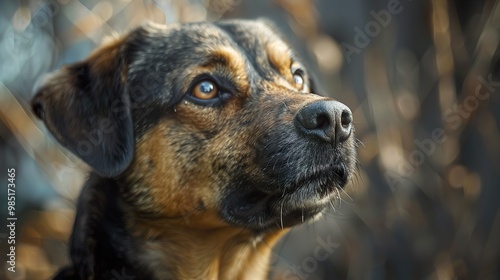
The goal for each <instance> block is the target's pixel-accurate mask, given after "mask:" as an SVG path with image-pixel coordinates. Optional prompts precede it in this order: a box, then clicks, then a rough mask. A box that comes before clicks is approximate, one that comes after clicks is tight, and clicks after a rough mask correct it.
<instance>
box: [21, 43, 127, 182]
mask: <svg viewBox="0 0 500 280" xmlns="http://www.w3.org/2000/svg"><path fill="white" fill-rule="evenodd" d="M123 41H124V40H123V39H122V40H116V41H114V42H112V43H111V44H108V45H105V46H103V47H101V48H99V49H98V50H97V51H96V52H94V53H93V54H91V55H90V56H89V58H88V59H86V60H85V61H82V62H79V63H76V64H73V65H70V66H67V67H64V68H62V69H61V70H59V71H58V72H56V73H54V74H51V75H49V76H48V77H47V78H46V79H45V81H44V82H43V83H42V86H41V87H40V89H39V90H38V91H37V93H36V95H35V97H34V98H33V100H32V102H31V106H32V109H33V111H34V113H35V114H36V115H37V116H38V117H39V118H40V119H42V120H43V121H44V122H45V124H46V126H47V127H48V129H49V130H50V131H51V132H52V134H53V135H54V136H55V138H56V139H57V140H58V141H59V142H60V143H61V144H62V145H63V146H65V147H66V148H68V149H69V150H70V151H72V152H73V153H74V154H76V155H77V156H78V157H80V158H81V159H82V160H83V161H85V162H86V163H87V164H88V165H90V167H92V168H93V169H94V171H96V172H97V173H98V174H99V175H101V176H104V177H114V176H117V175H119V174H120V173H122V172H123V171H124V170H125V169H126V168H127V167H128V166H129V164H130V162H131V161H132V158H133V154H134V132H133V124H132V116H131V109H130V99H129V95H128V93H127V89H126V72H127V65H126V64H125V62H124V55H123V49H124V47H123Z"/></svg>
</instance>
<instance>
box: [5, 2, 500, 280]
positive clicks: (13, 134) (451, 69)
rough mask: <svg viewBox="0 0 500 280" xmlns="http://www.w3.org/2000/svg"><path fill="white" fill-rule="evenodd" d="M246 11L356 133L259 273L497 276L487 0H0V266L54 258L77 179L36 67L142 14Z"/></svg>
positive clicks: (499, 139)
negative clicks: (39, 94) (296, 60)
mask: <svg viewBox="0 0 500 280" xmlns="http://www.w3.org/2000/svg"><path fill="white" fill-rule="evenodd" d="M257 17H265V18H269V19H270V20H272V21H273V22H275V24H276V25H277V26H278V27H279V29H281V31H282V32H283V33H284V34H285V35H286V37H288V38H289V41H290V43H291V44H292V45H293V46H294V47H295V48H296V49H297V50H298V51H299V53H300V55H301V56H302V57H303V58H304V60H305V61H306V62H307V64H308V66H309V68H310V69H311V70H312V71H313V72H315V73H316V74H317V79H318V80H319V82H320V85H321V93H322V94H324V95H328V96H331V97H334V98H337V99H339V100H340V101H342V102H343V103H345V104H347V105H348V106H349V107H350V108H351V109H352V111H353V113H354V120H355V126H356V134H357V137H358V138H359V140H360V141H361V142H362V143H363V144H362V145H360V147H359V172H358V174H357V176H356V178H354V180H353V183H352V185H351V186H349V188H348V189H347V190H346V192H345V193H342V194H341V198H342V199H339V200H337V201H336V202H335V203H333V204H332V207H331V209H330V210H329V212H328V213H327V214H326V215H325V216H324V217H323V218H322V219H320V220H319V221H317V222H316V223H309V224H306V225H303V226H300V227H297V228H294V229H293V230H292V232H291V233H290V234H289V235H287V236H286V237H285V238H284V239H283V240H282V241H281V242H280V243H279V244H278V246H276V248H275V249H274V260H273V269H272V272H271V275H270V279H290V280H291V279H439V280H441V279H500V211H499V210H500V208H499V206H500V132H499V126H500V124H499V123H500V97H499V94H500V72H499V71H500V64H499V61H498V58H499V54H500V53H499V43H500V7H499V5H498V3H497V2H496V1H488V0H479V1H466V0H457V1H452V0H432V1H431V0H427V1H425V0H422V1H418V0H413V1H412V0H399V1H398V0H350V1H342V0H273V1H266V0H252V1H245V0H188V1H182V0H110V1H97V0H82V1H72V0H46V1H29V0H23V1H1V2H0V155H1V157H0V159H1V160H0V182H1V183H0V185H1V186H2V187H1V189H2V190H1V191H0V209H1V210H0V220H1V221H2V223H1V225H0V249H1V257H0V259H1V260H2V261H1V265H2V270H1V272H0V279H47V278H49V277H50V276H51V275H52V274H53V273H54V272H55V270H56V269H57V268H58V267H60V266H61V265H63V264H65V263H67V248H66V246H67V245H66V244H67V239H68V235H69V233H70V229H71V226H72V223H73V218H74V207H75V201H76V197H77V195H78V192H79V188H80V186H81V184H82V181H83V180H84V178H85V170H86V167H85V166H84V165H83V164H82V163H81V162H79V161H78V160H77V159H76V158H75V157H74V156H72V155H71V154H69V153H68V152H67V151H65V150H63V149H62V148H61V147H60V146H59V145H58V144H56V143H55V140H54V139H53V138H52V137H51V136H49V134H48V133H47V131H46V129H45V128H44V126H43V125H42V124H41V123H40V122H39V121H36V120H35V119H34V117H33V116H32V115H31V113H30V112H29V110H28V100H29V99H30V97H31V96H32V94H33V87H34V85H35V84H36V82H37V80H38V79H39V78H40V77H41V76H42V75H43V74H44V73H47V72H49V71H51V70H54V69H57V68H58V67H60V66H61V65H62V64H66V63H71V62H76V61H78V60H81V59H83V58H85V57H86V56H87V55H88V54H89V53H90V52H91V51H92V50H93V49H94V48H95V47H96V46H98V45H99V44H100V43H101V42H102V41H103V39H104V38H105V37H107V36H110V35H113V34H116V33H118V34H119V33H123V32H126V31H127V30H130V29H131V28H133V27H135V26H137V25H139V24H141V23H143V22H145V21H146V20H148V21H153V22H157V23H167V24H168V23H172V22H179V21H180V22H189V21H203V20H210V21H212V20H219V19H225V18H257ZM12 167H13V168H15V169H16V181H15V182H16V185H17V187H16V217H17V218H18V220H17V224H16V225H17V228H16V232H17V233H16V245H17V246H16V261H17V264H16V272H15V273H11V272H9V271H7V266H8V265H6V260H7V256H6V254H7V253H8V250H7V249H8V244H7V240H8V235H9V232H8V229H7V228H6V226H5V225H4V223H5V224H7V220H6V218H7V187H6V186H7V182H8V181H7V179H8V177H7V176H8V175H7V174H8V173H7V169H8V168H12ZM315 250H316V251H318V250H322V251H321V252H322V253H326V255H324V254H321V257H319V256H318V255H317V254H314V252H315ZM117 277H118V276H117ZM118 278H120V277H118ZM118 278H117V279H118ZM120 279H121V278H120Z"/></svg>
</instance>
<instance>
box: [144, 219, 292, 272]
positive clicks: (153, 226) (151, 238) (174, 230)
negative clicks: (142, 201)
mask: <svg viewBox="0 0 500 280" xmlns="http://www.w3.org/2000/svg"><path fill="white" fill-rule="evenodd" d="M191 218H193V217H191ZM200 218H203V217H200ZM135 223H136V226H135V227H134V228H136V229H137V228H138V229H142V230H141V231H138V230H135V232H134V234H135V235H136V237H137V238H138V240H141V241H140V242H142V244H141V246H140V247H142V248H144V249H143V252H142V255H141V257H140V259H141V260H142V262H143V265H146V266H149V267H150V268H152V271H155V273H156V275H155V276H156V277H158V279H221V280H222V279H227V280H230V279H231V280H232V279H242V280H243V279H255V280H256V279H266V276H267V273H268V267H269V263H270V258H271V252H272V251H271V250H272V246H273V245H274V244H275V243H276V241H277V240H278V239H279V237H281V235H282V234H283V233H284V231H278V232H273V233H267V234H259V235H255V234H253V233H251V232H250V231H248V230H243V229H237V228H233V227H221V228H212V229H201V228H197V227H193V226H192V225H191V224H185V225H182V224H179V223H174V224H169V223H168V222H166V223H162V222H161V221H158V222H151V221H149V220H141V219H137V220H136V221H135Z"/></svg>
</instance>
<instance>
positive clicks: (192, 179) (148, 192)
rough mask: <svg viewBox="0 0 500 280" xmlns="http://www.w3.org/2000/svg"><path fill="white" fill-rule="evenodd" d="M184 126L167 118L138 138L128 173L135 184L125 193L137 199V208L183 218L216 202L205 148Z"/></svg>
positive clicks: (130, 181) (127, 177)
mask: <svg viewBox="0 0 500 280" xmlns="http://www.w3.org/2000/svg"><path fill="white" fill-rule="evenodd" d="M182 129H183V128H182V126H179V125H178V123H177V122H176V121H175V120H174V119H164V120H162V121H160V122H159V123H158V124H157V125H155V126H154V127H153V128H151V129H149V130H148V131H147V132H146V133H145V134H144V135H143V136H142V137H141V138H140V139H139V140H138V141H137V145H136V156H135V158H134V161H133V162H132V164H131V166H130V168H129V170H128V172H127V174H126V180H127V182H128V183H129V184H130V185H131V186H132V187H131V188H130V189H129V190H127V193H126V194H124V197H125V198H126V197H127V196H129V197H132V199H131V200H134V199H135V201H136V203H135V205H134V207H135V208H136V210H138V211H146V212H149V213H154V214H157V215H161V216H169V217H181V216H184V215H191V214H194V213H196V212H197V211H199V210H205V209H211V208H213V207H214V205H215V204H216V203H215V202H216V200H217V195H218V192H217V189H213V190H210V191H208V188H209V186H210V185H211V184H210V182H211V174H210V170H209V169H206V168H203V166H200V158H202V157H203V153H202V149H201V148H199V147H197V145H196V144H195V142H197V140H196V139H189V135H190V134H188V135H187V134H185V133H183V131H182ZM184 132H185V131H184ZM191 136H192V137H196V136H193V135H191Z"/></svg>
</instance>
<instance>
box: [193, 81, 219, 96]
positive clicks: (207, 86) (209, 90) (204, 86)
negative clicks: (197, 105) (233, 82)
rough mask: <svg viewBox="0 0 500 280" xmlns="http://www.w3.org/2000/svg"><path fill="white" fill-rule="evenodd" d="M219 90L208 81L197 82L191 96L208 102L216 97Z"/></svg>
mask: <svg viewBox="0 0 500 280" xmlns="http://www.w3.org/2000/svg"><path fill="white" fill-rule="evenodd" d="M218 94H219V89H218V88H217V86H216V85H215V84H214V83H213V82H212V81H209V80H203V81H201V82H199V83H198V84H197V85H196V86H195V87H194V89H193V93H192V96H193V97H195V98H198V99H201V100H208V99H212V98H215V97H217V96H218Z"/></svg>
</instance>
